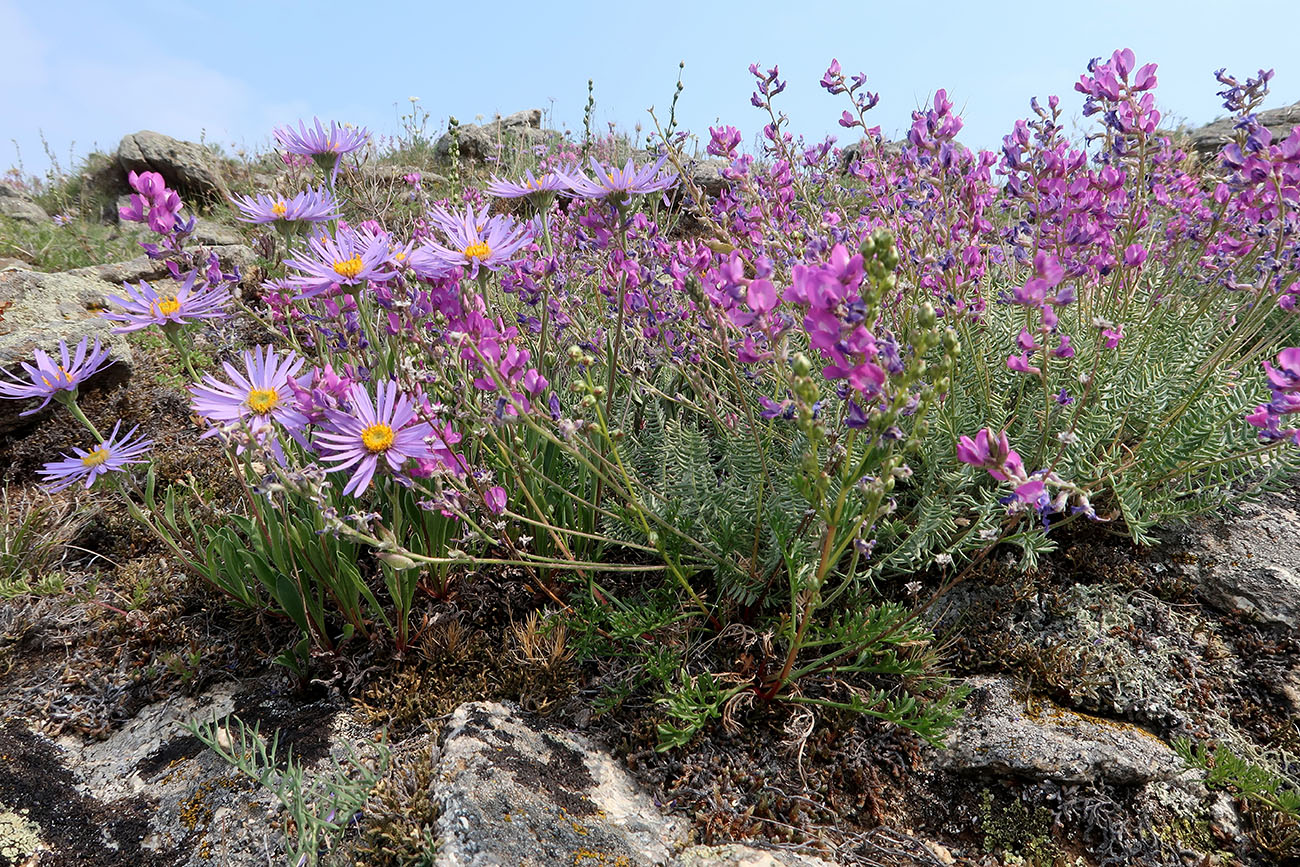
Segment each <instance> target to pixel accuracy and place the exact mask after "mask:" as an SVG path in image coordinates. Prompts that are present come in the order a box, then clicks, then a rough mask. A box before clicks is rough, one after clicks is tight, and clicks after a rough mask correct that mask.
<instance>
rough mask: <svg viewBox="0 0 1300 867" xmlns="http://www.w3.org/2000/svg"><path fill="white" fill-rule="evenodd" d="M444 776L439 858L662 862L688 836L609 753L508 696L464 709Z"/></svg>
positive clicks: (476, 864)
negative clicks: (535, 721)
mask: <svg viewBox="0 0 1300 867" xmlns="http://www.w3.org/2000/svg"><path fill="white" fill-rule="evenodd" d="M437 780H438V782H437V783H436V787H437V794H438V802H439V804H440V805H441V809H442V814H441V816H440V817H439V819H438V833H439V836H440V838H441V848H440V849H439V850H438V857H437V861H436V862H435V863H436V865H437V867H498V865H499V867H552V865H558V864H563V865H580V867H661V865H666V864H669V863H670V862H671V861H672V856H673V852H674V851H675V850H676V849H677V848H678V847H679V846H680V845H681V843H682V842H683V840H684V835H685V827H684V825H683V823H682V822H681V821H680V820H677V819H674V818H665V817H664V816H663V814H662V813H661V812H660V811H659V809H658V808H657V807H656V806H655V804H654V802H653V801H652V800H651V799H650V798H649V796H647V795H646V794H645V793H644V792H640V791H638V790H637V788H636V786H635V784H634V783H633V782H632V780H631V778H630V777H629V776H628V774H627V772H626V771H624V770H623V769H622V767H620V766H619V765H618V764H617V763H616V762H615V761H614V759H613V758H611V757H610V756H609V754H607V753H605V752H604V751H602V750H599V749H596V748H594V747H593V746H592V745H591V744H590V743H588V742H587V741H586V739H584V738H583V737H582V736H580V735H577V734H573V733H570V732H564V731H546V730H541V729H538V728H535V727H534V726H533V725H532V724H530V723H529V722H528V721H527V720H526V719H525V718H524V717H523V716H522V715H521V714H519V713H518V712H516V711H513V710H511V709H509V708H507V707H505V706H504V705H501V704H496V703H491V702H475V703H472V704H467V705H462V706H461V707H459V708H457V709H456V712H455V713H454V714H453V715H452V717H451V720H450V721H449V722H448V724H447V729H446V737H445V741H444V743H443V749H442V756H441V758H440V760H439V763H438V775H437ZM706 863H707V862H706Z"/></svg>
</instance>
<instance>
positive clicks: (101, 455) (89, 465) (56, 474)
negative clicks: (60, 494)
mask: <svg viewBox="0 0 1300 867" xmlns="http://www.w3.org/2000/svg"><path fill="white" fill-rule="evenodd" d="M121 428H122V422H120V421H119V422H117V423H116V424H115V425H113V431H112V433H110V434H109V435H108V437H107V438H105V439H104V441H103V442H100V443H98V444H97V445H96V446H95V447H94V448H93V449H91V450H90V451H84V450H82V449H79V448H75V447H74V448H73V452H75V454H72V455H67V454H65V455H63V458H62V460H57V461H50V462H48V463H46V464H45V465H44V466H43V467H42V468H41V469H40V470H38V471H37V472H38V474H39V475H40V476H41V477H42V479H43V480H44V482H45V486H46V488H48V489H49V490H50V491H53V492H57V491H62V490H64V489H65V488H70V487H72V486H73V485H75V484H77V483H78V482H81V483H83V485H84V487H85V488H86V489H87V490H89V489H90V487H91V486H92V485H94V484H95V482H96V481H97V480H98V479H100V478H101V477H103V476H106V475H108V474H109V473H115V472H121V471H122V470H124V469H126V467H128V466H130V465H131V464H142V463H147V462H148V458H147V457H146V455H147V454H148V452H149V449H151V448H152V447H153V440H148V439H134V440H133V439H132V437H133V436H135V432H136V430H137V429H138V426H137V427H133V428H131V429H130V430H129V431H127V432H126V433H124V434H121V435H120V436H119V433H120V431H121Z"/></svg>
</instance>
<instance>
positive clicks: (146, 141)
mask: <svg viewBox="0 0 1300 867" xmlns="http://www.w3.org/2000/svg"><path fill="white" fill-rule="evenodd" d="M117 162H118V165H119V166H121V170H122V172H123V173H125V172H132V171H133V172H157V173H158V174H160V175H162V176H163V178H164V179H165V180H166V181H167V185H168V186H169V187H171V188H173V189H175V190H177V191H179V192H180V193H181V195H182V196H185V195H189V196H199V197H203V198H208V199H214V198H217V199H227V198H229V197H230V191H229V190H228V189H227V188H226V182H225V180H224V179H223V178H222V177H221V170H220V167H219V166H218V165H217V161H216V158H215V157H214V156H213V155H212V153H211V152H210V151H209V150H208V149H207V148H205V147H203V145H200V144H195V143H194V142H189V141H180V140H179V139H174V138H172V137H171V136H165V135H163V134H162V133H157V132H153V131H152V130H141V131H140V132H137V133H132V134H131V135H128V136H125V137H124V138H123V139H122V142H121V144H119V145H118V146H117Z"/></svg>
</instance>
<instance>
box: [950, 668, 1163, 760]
mask: <svg viewBox="0 0 1300 867" xmlns="http://www.w3.org/2000/svg"><path fill="white" fill-rule="evenodd" d="M966 685H967V686H969V687H970V688H971V694H970V698H969V699H968V702H967V709H966V713H965V714H964V715H963V716H962V717H961V719H959V720H958V722H957V724H956V726H954V728H953V730H952V732H951V733H950V734H949V736H948V742H947V749H946V750H939V751H936V752H935V754H934V756H935V763H936V764H937V765H939V766H940V767H946V768H948V769H950V770H954V771H962V772H977V773H984V774H1014V775H1017V776H1021V777H1026V778H1029V779H1033V780H1054V781H1056V782H1062V783H1110V784H1115V785H1138V784H1143V783H1149V782H1152V781H1155V780H1165V781H1167V780H1172V779H1174V778H1175V777H1178V776H1179V775H1180V774H1181V773H1182V772H1183V771H1184V770H1185V768H1184V766H1183V763H1182V761H1180V760H1179V758H1178V756H1177V754H1175V753H1174V751H1173V750H1172V749H1170V748H1169V746H1168V745H1167V744H1165V742H1164V741H1162V740H1160V739H1159V738H1157V737H1156V736H1155V735H1153V734H1151V733H1149V732H1147V731H1145V730H1144V729H1141V728H1139V727H1137V726H1135V725H1132V724H1130V723H1122V722H1113V721H1111V720H1104V719H1100V718H1098V717H1091V716H1087V715H1084V714H1079V713H1075V712H1074V711H1070V710H1066V709H1065V708H1062V707H1059V706H1057V705H1055V704H1053V703H1051V702H1049V701H1046V700H1044V699H1037V698H1036V699H1034V700H1033V702H1032V705H1026V702H1025V699H1024V698H1022V697H1021V696H1020V695H1018V694H1017V693H1016V690H1015V687H1014V684H1013V682H1012V681H1011V680H1010V679H1009V678H1004V677H974V678H969V679H968V680H967V681H966Z"/></svg>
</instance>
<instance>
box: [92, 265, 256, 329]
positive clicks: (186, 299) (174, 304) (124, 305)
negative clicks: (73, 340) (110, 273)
mask: <svg viewBox="0 0 1300 867" xmlns="http://www.w3.org/2000/svg"><path fill="white" fill-rule="evenodd" d="M123 285H124V287H125V288H126V297H125V298H123V297H121V296H119V295H110V296H108V297H109V300H110V301H112V302H113V303H114V304H116V305H117V306H118V307H119V308H120V309H119V310H105V311H104V312H102V313H100V316H101V317H103V318H104V319H107V320H109V321H111V322H120V323H122V325H120V326H118V327H117V328H114V329H113V330H114V331H115V332H117V333H119V334H124V333H127V332H130V331H139V330H140V329H142V328H148V327H149V326H150V325H158V326H160V327H162V328H163V329H164V330H172V329H177V328H180V327H182V326H185V325H190V324H192V323H195V322H200V321H203V320H205V319H224V318H225V317H226V316H227V315H228V314H227V312H226V308H227V307H229V306H230V303H231V301H232V298H231V294H230V286H229V285H228V284H226V283H210V282H208V280H207V278H206V276H201V275H200V272H199V270H198V269H197V268H196V269H194V270H192V271H190V272H189V273H188V274H186V275H185V279H184V280H183V281H182V283H181V285H180V286H179V287H178V288H177V289H176V290H175V291H164V292H159V291H158V290H157V289H155V288H154V287H153V286H151V285H149V283H147V282H145V281H143V280H142V281H140V284H139V285H138V286H132V285H131V284H130V283H125V284H123Z"/></svg>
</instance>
